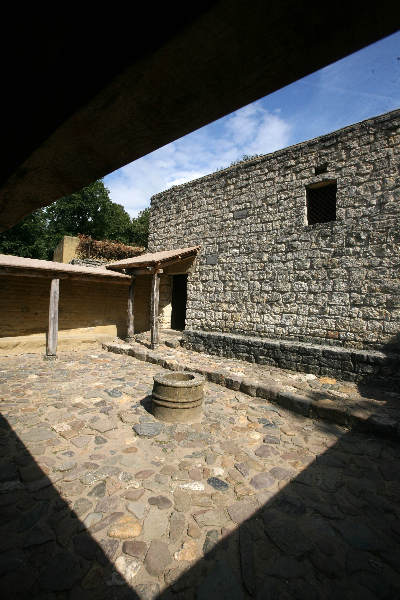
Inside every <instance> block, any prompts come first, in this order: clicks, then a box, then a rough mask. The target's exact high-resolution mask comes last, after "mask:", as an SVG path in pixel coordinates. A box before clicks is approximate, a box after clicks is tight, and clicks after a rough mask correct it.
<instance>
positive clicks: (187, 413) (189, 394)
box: [152, 371, 205, 423]
mask: <svg viewBox="0 0 400 600" xmlns="http://www.w3.org/2000/svg"><path fill="white" fill-rule="evenodd" d="M204 382H205V378H204V377H203V376H202V375H199V374H198V373H190V372H186V371H185V372H177V373H158V374H157V375H154V384H153V395H152V410H153V415H154V416H155V417H156V419H159V420H160V421H168V422H171V423H191V422H193V421H198V420H200V419H201V417H202V414H203V396H204Z"/></svg>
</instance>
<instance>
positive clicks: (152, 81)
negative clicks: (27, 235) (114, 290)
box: [0, 0, 400, 231]
mask: <svg viewBox="0 0 400 600" xmlns="http://www.w3.org/2000/svg"><path fill="white" fill-rule="evenodd" d="M43 10H45V9H43ZM29 12H30V9H29V6H28V7H25V9H24V10H23V11H21V10H20V8H19V6H17V5H16V9H15V13H16V14H15V16H14V18H12V16H10V14H7V19H6V21H5V23H6V26H5V27H4V30H3V31H2V35H1V38H0V50H1V56H2V57H3V64H2V106H3V110H2V112H1V133H2V147H3V149H4V152H3V154H2V160H1V162H0V231H2V230H4V229H7V228H9V227H11V226H12V225H14V224H15V223H17V222H18V221H19V220H20V219H21V218H22V217H24V216H25V215H27V214H29V213H31V212H32V211H34V210H35V209H37V208H39V207H41V206H46V205H48V204H51V202H53V201H54V200H56V199H57V198H60V197H62V196H65V195H67V194H70V193H72V192H74V191H76V190H79V189H81V188H82V187H84V186H85V185H87V184H88V183H90V182H92V181H94V180H96V179H98V178H100V177H103V176H104V175H106V174H108V173H110V172H111V171H114V170H115V169H118V168H119V167H121V166H123V165H125V164H127V163H129V162H131V161H133V160H135V159H137V158H139V157H141V156H144V155H145V154H148V153H149V152H151V151H152V150H155V149H156V148H159V147H161V146H163V145H165V144H167V143H169V142H171V141H173V140H175V139H177V138H179V137H181V136H183V135H185V134H187V133H189V132H190V131H193V130H195V129H197V128H199V127H201V126H203V125H206V124H207V123H210V122H211V121H213V120H215V119H218V118H219V117H222V116H224V115H225V114H227V113H229V112H231V111H234V110H236V109H238V108H240V107H241V106H244V105H246V104H248V103H250V102H253V101H254V100H257V99H258V98H260V97H262V96H265V95H266V94H269V93H271V92H273V91H275V90H277V89H279V88H282V87H283V86H285V85H287V84H289V83H291V82H293V81H295V80H297V79H299V78H301V77H303V76H305V75H307V74H309V73H311V72H313V71H316V70H317V69H319V68H321V67H323V66H325V65H327V64H329V63H331V62H333V61H336V60H338V59H340V58H342V57H344V56H346V55H347V54H349V53H351V52H354V51H356V50H358V49H360V48H362V47H363V46H366V45H367V44H371V43H372V42H375V41H377V40H378V39H380V38H382V37H384V36H386V35H389V34H391V33H393V32H395V31H396V29H397V27H398V23H399V21H400V3H393V2H391V1H390V0H381V2H379V3H378V2H375V3H373V4H371V5H369V6H368V9H366V5H365V2H361V1H360V0H349V1H348V2H346V5H345V8H343V5H342V3H340V2H336V3H335V2H333V3H322V2H319V1H318V2H317V1H316V0H310V1H309V2H307V3H304V2H293V1H290V0H281V2H266V1H265V0H253V1H252V2H250V3H246V2H235V1H232V0H218V1H217V0H213V1H208V2H201V3H187V4H186V5H185V6H184V8H182V6H181V4H174V3H167V4H165V6H163V5H160V6H157V10H154V6H153V5H148V6H145V5H141V6H140V7H139V6H137V7H135V19H134V22H133V21H132V20H131V19H129V18H126V17H125V15H123V14H121V12H120V11H114V13H115V14H114V13H113V11H109V10H108V11H107V14H106V15H105V13H104V11H101V10H99V11H91V14H90V19H86V20H85V18H84V16H83V15H81V14H79V15H77V14H76V13H75V12H74V11H71V13H70V15H69V14H68V13H67V12H66V11H64V12H63V14H62V18H61V19H60V18H59V19H57V18H56V16H55V15H52V17H51V19H50V18H49V16H48V14H47V12H46V14H40V7H39V8H38V7H37V5H36V4H35V5H34V6H33V7H32V10H31V12H32V14H29ZM46 17H47V18H46Z"/></svg>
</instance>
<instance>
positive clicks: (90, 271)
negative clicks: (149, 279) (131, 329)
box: [0, 254, 131, 284]
mask: <svg viewBox="0 0 400 600" xmlns="http://www.w3.org/2000/svg"><path fill="white" fill-rule="evenodd" d="M0 275H20V276H26V277H47V278H49V279H55V278H56V279H80V280H88V281H89V280H90V281H94V280H96V281H106V282H108V283H123V284H129V283H130V281H131V278H130V277H129V275H123V274H122V273H116V272H115V271H107V269H105V268H104V267H83V266H81V265H69V264H66V263H59V262H53V261H51V260H38V259H36V258H23V257H22V256H12V255H10V254H0Z"/></svg>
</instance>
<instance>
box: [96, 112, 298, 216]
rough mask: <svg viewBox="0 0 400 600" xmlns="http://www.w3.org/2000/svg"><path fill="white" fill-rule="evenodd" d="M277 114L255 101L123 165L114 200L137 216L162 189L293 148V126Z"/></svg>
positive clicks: (115, 176)
mask: <svg viewBox="0 0 400 600" xmlns="http://www.w3.org/2000/svg"><path fill="white" fill-rule="evenodd" d="M277 112H278V111H274V113H271V112H269V111H268V110H266V109H265V108H264V107H263V106H262V101H258V102H255V103H254V104H251V105H249V106H246V107H244V108H242V109H240V110H238V111H236V112H234V113H232V114H231V115H228V116H227V117H224V118H223V119H219V121H216V122H215V123H212V124H211V125H208V126H206V127H203V128H201V129H199V130H198V131H195V132H193V133H191V134H189V135H186V136H185V137H183V138H181V139H179V140H177V141H175V142H172V143H171V144H168V145H167V146H164V147H163V148H160V149H159V150H156V151H155V152H152V153H151V154H148V155H147V156H144V157H143V158H140V159H139V160H136V161H135V162H133V163H130V164H128V165H126V166H125V167H122V169H119V170H118V171H115V172H114V173H112V174H111V175H109V176H107V177H106V178H105V184H106V186H107V187H108V188H109V189H110V192H111V194H110V196H111V199H112V200H113V202H117V203H118V204H122V205H123V206H124V207H125V208H126V210H127V211H128V212H129V213H130V214H131V215H132V216H135V215H136V214H137V213H138V212H139V211H140V210H143V208H145V207H146V206H148V205H149V202H150V198H151V196H152V195H153V194H156V193H157V192H160V191H162V190H165V189H167V188H168V187H171V186H173V185H179V184H181V183H185V182H187V181H191V180H192V179H196V178H198V177H201V176H203V175H206V174H208V173H212V172H213V171H215V170H216V169H218V168H220V167H227V166H229V164H230V163H231V162H233V161H235V160H239V159H240V158H241V157H242V156H243V155H244V154H247V155H252V154H266V153H268V152H273V151H274V150H278V149H279V148H283V147H285V146H287V145H288V143H289V136H290V126H289V124H288V123H287V122H286V121H285V120H284V119H282V118H281V117H280V116H279V115H278V114H277Z"/></svg>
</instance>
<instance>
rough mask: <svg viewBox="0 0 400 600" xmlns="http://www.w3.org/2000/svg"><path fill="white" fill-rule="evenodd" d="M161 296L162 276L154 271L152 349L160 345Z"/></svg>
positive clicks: (151, 314)
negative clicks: (159, 312) (159, 314)
mask: <svg viewBox="0 0 400 600" xmlns="http://www.w3.org/2000/svg"><path fill="white" fill-rule="evenodd" d="M159 295H160V275H159V273H158V269H154V272H153V279H152V282H151V299H150V325H151V348H152V349H153V350H154V348H155V347H156V346H157V345H158V305H159Z"/></svg>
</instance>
